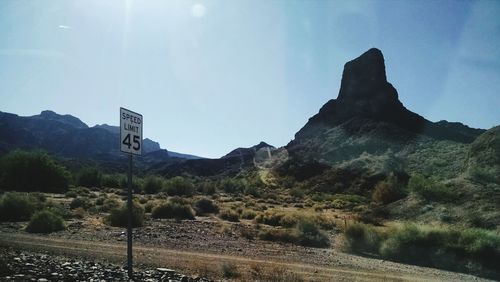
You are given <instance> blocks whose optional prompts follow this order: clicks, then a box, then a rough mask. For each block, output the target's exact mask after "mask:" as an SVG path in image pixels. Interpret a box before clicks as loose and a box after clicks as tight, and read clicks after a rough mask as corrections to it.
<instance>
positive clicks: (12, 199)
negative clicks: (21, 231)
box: [0, 192, 40, 221]
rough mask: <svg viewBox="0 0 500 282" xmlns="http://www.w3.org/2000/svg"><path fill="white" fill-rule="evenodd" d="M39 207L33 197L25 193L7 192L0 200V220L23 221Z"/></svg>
mask: <svg viewBox="0 0 500 282" xmlns="http://www.w3.org/2000/svg"><path fill="white" fill-rule="evenodd" d="M39 207H40V203H39V202H38V201H37V199H36V198H35V197H33V196H32V195H29V194H25V193H19V192H7V193H5V194H3V195H2V197H1V198H0V220H2V221H25V220H29V219H30V217H31V215H32V214H33V213H34V212H35V211H36V209H37V208H39Z"/></svg>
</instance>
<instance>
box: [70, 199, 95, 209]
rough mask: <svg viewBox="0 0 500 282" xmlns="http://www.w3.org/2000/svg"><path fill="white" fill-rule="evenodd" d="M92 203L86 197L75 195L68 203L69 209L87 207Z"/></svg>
mask: <svg viewBox="0 0 500 282" xmlns="http://www.w3.org/2000/svg"><path fill="white" fill-rule="evenodd" d="M91 205H92V202H91V201H90V199H89V198H86V197H76V198H74V199H73V200H72V201H71V203H69V207H70V209H76V208H83V209H88V208H89V207H90V206H91Z"/></svg>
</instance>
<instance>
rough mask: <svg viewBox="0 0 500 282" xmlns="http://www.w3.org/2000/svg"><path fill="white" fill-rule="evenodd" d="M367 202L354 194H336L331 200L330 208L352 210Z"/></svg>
mask: <svg viewBox="0 0 500 282" xmlns="http://www.w3.org/2000/svg"><path fill="white" fill-rule="evenodd" d="M365 202H366V199H365V198H364V197H362V196H359V195H353V194H335V195H333V196H332V198H331V202H330V203H329V204H328V206H330V207H332V208H335V209H352V208H353V207H355V206H358V205H361V204H363V203H365Z"/></svg>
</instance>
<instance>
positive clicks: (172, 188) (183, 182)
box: [163, 176, 194, 196]
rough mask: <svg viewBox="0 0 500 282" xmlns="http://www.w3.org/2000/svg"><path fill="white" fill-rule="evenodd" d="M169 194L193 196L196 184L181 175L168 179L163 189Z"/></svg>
mask: <svg viewBox="0 0 500 282" xmlns="http://www.w3.org/2000/svg"><path fill="white" fill-rule="evenodd" d="M163 190H164V191H165V192H166V193H167V194H168V195H169V196H192V195H193V193H194V185H193V182H191V180H189V179H188V178H184V177H181V176H176V177H173V178H171V179H168V180H167V181H166V182H165V187H164V189H163Z"/></svg>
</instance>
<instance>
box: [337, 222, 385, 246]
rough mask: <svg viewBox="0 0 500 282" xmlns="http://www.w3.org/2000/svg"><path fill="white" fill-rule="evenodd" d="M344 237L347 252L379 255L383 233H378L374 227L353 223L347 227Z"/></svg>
mask: <svg viewBox="0 0 500 282" xmlns="http://www.w3.org/2000/svg"><path fill="white" fill-rule="evenodd" d="M344 237H345V244H344V247H345V249H346V250H347V251H351V252H368V253H378V250H379V248H380V244H381V243H382V240H383V233H381V232H378V231H377V230H376V229H375V227H373V226H370V225H366V224H362V223H353V224H349V225H347V227H346V229H345V230H344Z"/></svg>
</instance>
